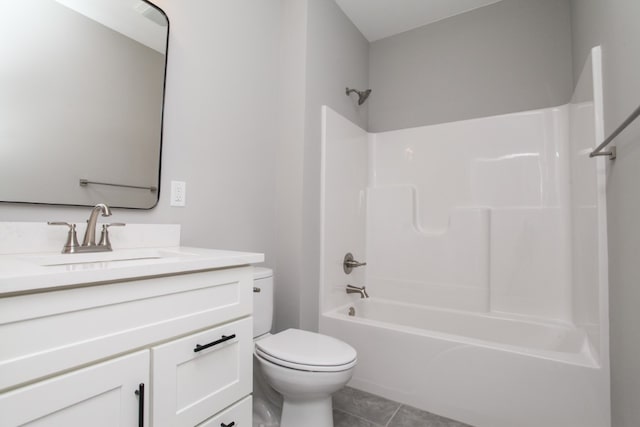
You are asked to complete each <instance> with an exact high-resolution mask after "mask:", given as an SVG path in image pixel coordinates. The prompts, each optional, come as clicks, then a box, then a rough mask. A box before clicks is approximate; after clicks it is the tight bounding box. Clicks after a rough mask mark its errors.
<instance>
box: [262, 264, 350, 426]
mask: <svg viewBox="0 0 640 427" xmlns="http://www.w3.org/2000/svg"><path fill="white" fill-rule="evenodd" d="M272 298H273V278H272V273H271V271H270V270H268V269H256V271H255V277H254V343H255V344H254V358H255V361H256V362H257V365H258V367H259V371H258V370H257V371H258V372H255V373H254V376H256V375H258V376H262V377H263V378H264V380H265V381H266V383H267V384H268V385H269V386H270V387H272V388H273V389H275V390H276V391H278V392H279V393H280V394H281V395H282V400H283V402H282V415H281V420H280V426H281V427H300V426H305V427H332V426H333V411H332V403H331V395H332V394H333V393H334V392H336V391H338V390H340V389H341V388H342V387H344V386H345V385H346V384H347V382H348V381H349V380H350V379H351V375H352V373H353V368H354V367H355V365H356V363H357V354H356V351H355V349H354V348H353V347H351V346H350V345H348V344H346V343H344V342H342V341H340V340H338V339H335V338H333V337H329V336H326V335H322V334H318V333H315V332H309V331H303V330H299V329H287V330H286V331H283V332H279V333H277V334H274V335H271V334H270V333H269V330H270V329H271V323H272V314H273V299H272ZM267 326H268V327H267ZM254 383H255V382H254ZM269 400H271V401H273V400H274V399H273V398H272V399H269ZM258 401H259V405H263V404H264V403H265V402H264V399H258ZM256 409H257V410H261V409H260V408H259V407H256V405H255V404H254V413H255V411H256ZM272 412H273V411H272ZM254 425H255V424H254Z"/></svg>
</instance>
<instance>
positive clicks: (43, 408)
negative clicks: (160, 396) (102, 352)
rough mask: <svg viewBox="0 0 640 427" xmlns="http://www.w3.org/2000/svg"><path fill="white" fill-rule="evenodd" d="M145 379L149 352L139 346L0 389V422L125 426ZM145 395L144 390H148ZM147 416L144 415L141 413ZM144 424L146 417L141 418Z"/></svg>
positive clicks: (134, 417)
mask: <svg viewBox="0 0 640 427" xmlns="http://www.w3.org/2000/svg"><path fill="white" fill-rule="evenodd" d="M140 384H144V385H148V384H149V351H140V352H138V353H133V354H130V355H128V356H124V357H120V358H118V359H114V360H110V361H108V362H104V363H99V364H96V365H93V366H89V367H88V368H83V369H80V370H78V371H74V372H71V373H68V374H64V375H60V376H57V377H53V378H51V379H48V380H45V381H40V382H37V383H35V384H32V385H29V386H25V387H21V388H18V389H16V390H12V391H8V392H5V393H2V394H0V425H2V426H18V425H25V424H26V425H29V426H34V427H35V426H38V427H41V426H46V427H71V426H91V427H117V426H122V427H125V426H126V427H130V426H136V425H139V424H138V423H139V420H140V418H139V417H140V413H139V409H142V414H143V415H144V414H146V413H148V398H146V399H144V400H143V404H144V408H140V407H139V402H140V401H139V399H140V393H139V392H138V393H137V394H136V391H138V390H139V386H140ZM147 394H148V393H147ZM144 418H147V417H144ZM144 425H145V426H147V425H148V423H147V420H146V419H145V420H144Z"/></svg>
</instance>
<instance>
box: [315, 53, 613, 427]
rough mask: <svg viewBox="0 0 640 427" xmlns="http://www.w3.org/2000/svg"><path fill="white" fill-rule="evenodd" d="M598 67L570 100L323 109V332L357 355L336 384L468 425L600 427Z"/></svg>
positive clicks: (604, 399) (603, 317) (603, 351)
mask: <svg viewBox="0 0 640 427" xmlns="http://www.w3.org/2000/svg"><path fill="white" fill-rule="evenodd" d="M600 69H601V68H600V50H599V48H595V49H594V50H593V52H592V55H591V58H590V59H589V61H588V63H587V65H586V66H585V69H584V71H583V74H582V77H581V79H580V81H579V83H578V85H577V88H576V92H575V93H574V97H573V100H572V102H571V103H570V104H568V105H564V106H559V107H555V108H548V109H543V110H536V111H528V112H518V113H513V114H507V115H502V116H496V117H488V118H480V119H474V120H466V121H461V122H455V123H446V124H440V125H433V126H426V127H420V128H412V129H403V130H397V131H390V132H383V133H377V134H367V133H366V132H365V131H363V130H362V129H360V128H358V127H357V126H356V125H354V124H353V123H351V122H349V121H348V120H347V119H345V118H343V117H342V116H340V115H338V114H337V113H335V112H334V111H332V110H330V109H329V108H327V107H324V108H323V169H322V170H323V172H322V173H323V176H322V183H323V189H322V209H323V212H322V233H323V239H322V242H323V248H322V260H321V264H322V267H321V276H322V277H321V283H322V284H321V305H322V306H321V312H322V314H321V318H320V330H321V332H322V333H325V334H329V335H332V336H335V337H337V338H339V339H342V340H344V341H346V342H348V343H349V344H351V345H352V346H354V347H355V348H356V349H357V351H358V366H357V367H356V370H355V373H354V377H353V380H352V382H351V383H350V385H352V386H354V387H356V388H360V389H363V390H366V391H369V392H372V393H376V394H378V395H382V396H384V397H387V398H390V399H393V400H396V401H400V402H402V403H405V404H408V405H412V406H416V407H418V408H421V409H424V410H427V411H431V412H434V413H437V414H440V415H443V416H447V417H450V418H454V419H457V420H460V421H462V422H466V423H469V424H471V425H474V426H477V427H513V426H518V427H529V426H530V427H540V426H549V427H559V426H566V427H578V426H579V427H607V426H609V423H610V422H609V385H608V384H609V360H608V341H609V339H608V327H609V325H608V311H607V304H608V301H607V286H608V284H607V256H606V253H607V247H606V226H605V224H606V213H605V212H606V210H605V160H604V159H602V158H600V159H590V158H589V156H588V155H589V152H590V150H591V148H592V147H594V146H595V145H597V141H599V140H601V139H602V138H603V127H602V85H601V76H600V74H601V72H600ZM347 252H352V253H353V254H354V256H355V257H356V259H358V260H366V261H367V265H366V267H363V268H358V269H354V271H353V272H352V273H351V274H349V275H346V274H345V272H344V271H343V269H342V262H343V258H344V255H345V254H346V253H347ZM347 285H355V286H362V285H366V287H367V291H368V293H369V295H370V296H371V298H360V296H359V295H358V294H349V295H347V294H346V292H345V289H346V286H347Z"/></svg>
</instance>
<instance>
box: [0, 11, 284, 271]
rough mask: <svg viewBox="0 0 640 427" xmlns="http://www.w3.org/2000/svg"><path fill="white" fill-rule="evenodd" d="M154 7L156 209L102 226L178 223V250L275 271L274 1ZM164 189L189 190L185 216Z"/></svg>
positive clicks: (14, 210) (117, 216)
mask: <svg viewBox="0 0 640 427" xmlns="http://www.w3.org/2000/svg"><path fill="white" fill-rule="evenodd" d="M157 4H158V6H160V7H161V8H163V9H164V10H165V12H166V13H167V15H168V17H169V20H170V25H171V29H170V42H169V64H168V71H167V94H166V106H165V127H164V146H163V153H162V154H163V162H162V178H161V185H162V191H161V194H160V202H159V204H158V206H157V207H156V208H154V209H152V210H150V211H132V210H122V209H118V210H116V211H115V212H114V215H113V216H112V217H110V218H109V219H110V220H112V221H123V222H131V223H179V224H182V244H184V245H192V246H201V247H208V248H225V249H237V250H249V251H258V252H265V253H266V255H267V264H268V265H273V264H275V260H274V253H275V251H274V248H275V246H276V240H275V239H276V238H275V231H274V228H273V223H274V219H275V203H274V194H275V190H274V187H275V184H274V170H275V168H277V165H276V160H277V158H276V152H275V150H274V147H275V146H276V141H277V138H278V135H277V131H278V125H277V117H278V111H277V108H274V105H276V104H277V102H278V100H279V95H278V85H277V82H278V79H279V71H280V69H279V60H278V53H279V42H280V2H279V1H278V0H266V1H261V2H255V1H252V0H216V1H208V0H189V1H182V2H176V1H170V0H158V1H157ZM53 161H56V162H58V163H59V164H60V167H64V165H65V164H64V158H60V159H57V160H56V159H53ZM96 161H99V160H96ZM25 167H27V165H25ZM33 177H34V179H39V180H46V177H42V176H39V175H38V173H37V171H34V172H33ZM171 180H183V181H186V183H187V205H186V207H184V208H177V207H170V206H169V190H168V189H169V188H170V181H171ZM88 213H89V210H88V209H87V208H71V207H59V206H35V205H14V204H0V220H1V221H47V220H57V221H60V220H65V221H75V222H83V221H85V220H86V218H87V217H88ZM63 243H64V242H61V243H60V244H61V245H62V244H63Z"/></svg>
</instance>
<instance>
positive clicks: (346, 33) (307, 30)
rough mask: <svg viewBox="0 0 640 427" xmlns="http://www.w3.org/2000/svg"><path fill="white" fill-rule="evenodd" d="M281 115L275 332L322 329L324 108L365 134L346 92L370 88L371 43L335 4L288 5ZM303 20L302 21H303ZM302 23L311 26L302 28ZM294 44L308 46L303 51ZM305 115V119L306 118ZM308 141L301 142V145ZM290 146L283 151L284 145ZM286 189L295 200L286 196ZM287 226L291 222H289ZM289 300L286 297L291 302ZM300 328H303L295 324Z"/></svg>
mask: <svg viewBox="0 0 640 427" xmlns="http://www.w3.org/2000/svg"><path fill="white" fill-rule="evenodd" d="M283 3H284V5H285V7H284V9H285V14H284V16H285V18H284V19H283V24H284V25H283V28H284V34H285V35H286V39H285V40H288V41H285V43H284V47H285V49H286V50H285V52H284V58H285V63H286V64H288V68H286V69H285V71H284V74H285V76H286V77H285V81H284V82H283V85H284V86H283V94H284V95H283V96H284V98H285V99H288V103H287V104H286V105H284V108H283V111H286V112H287V115H286V118H285V120H284V121H283V131H284V132H285V134H286V135H285V138H284V139H283V140H282V141H281V145H282V146H286V147H287V148H288V151H286V152H285V151H284V150H281V151H282V153H283V155H284V156H286V159H287V160H286V162H287V167H286V168H283V169H281V170H279V171H278V174H279V175H280V176H281V178H280V179H279V180H278V189H277V190H276V191H277V194H278V197H279V205H280V204H281V203H282V205H280V206H284V207H287V208H289V209H287V210H286V211H284V210H283V209H281V208H280V206H279V207H278V208H277V209H278V212H279V213H278V217H279V218H278V223H279V224H281V226H280V227H279V228H278V230H279V232H278V235H279V236H282V237H281V238H282V239H285V240H286V243H285V244H286V247H284V246H282V243H281V242H280V241H279V243H278V246H279V249H278V262H277V276H276V278H277V280H278V283H277V285H276V328H277V329H279V330H280V329H284V328H287V327H295V326H299V327H302V328H305V329H309V330H317V329H318V308H319V285H320V277H319V276H320V265H319V262H320V154H321V151H320V150H321V141H320V137H321V135H320V134H321V115H320V114H321V106H322V105H329V106H330V107H331V108H333V109H334V110H336V111H338V112H339V113H340V114H342V115H344V116H346V117H348V118H349V119H350V120H352V121H354V122H355V123H357V124H359V125H360V126H362V127H365V126H366V120H367V107H366V105H365V106H364V107H358V106H357V103H356V102H355V101H354V99H353V98H349V97H347V96H346V94H345V87H347V86H350V87H356V88H360V89H363V88H366V87H367V86H368V68H369V57H368V53H369V43H368V42H367V40H366V39H365V38H364V37H363V36H362V34H360V32H359V31H358V30H357V29H356V27H355V26H354V25H353V24H352V23H351V21H350V20H349V19H348V18H347V17H346V16H345V15H344V13H343V12H342V10H341V9H340V8H339V7H338V6H337V5H336V4H335V3H334V2H333V1H332V0H304V1H301V0H285V1H284V2H283ZM303 16H304V18H302V17H303ZM301 19H302V20H303V22H305V23H306V25H301V24H300V22H301ZM292 40H303V41H304V42H303V43H302V45H300V44H298V43H296V42H294V41H292ZM300 111H302V112H303V115H304V117H303V118H302V122H301V121H300V120H301V117H300V114H299V113H300ZM301 136H302V138H300V137H301ZM283 144H284V145H283ZM284 188H289V190H290V191H289V192H288V193H286V194H283V193H282V191H283V189H284ZM287 218H288V220H287ZM285 292H286V293H287V294H286V295H285ZM296 321H297V322H298V323H297V324H296V323H295V322H296Z"/></svg>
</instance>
